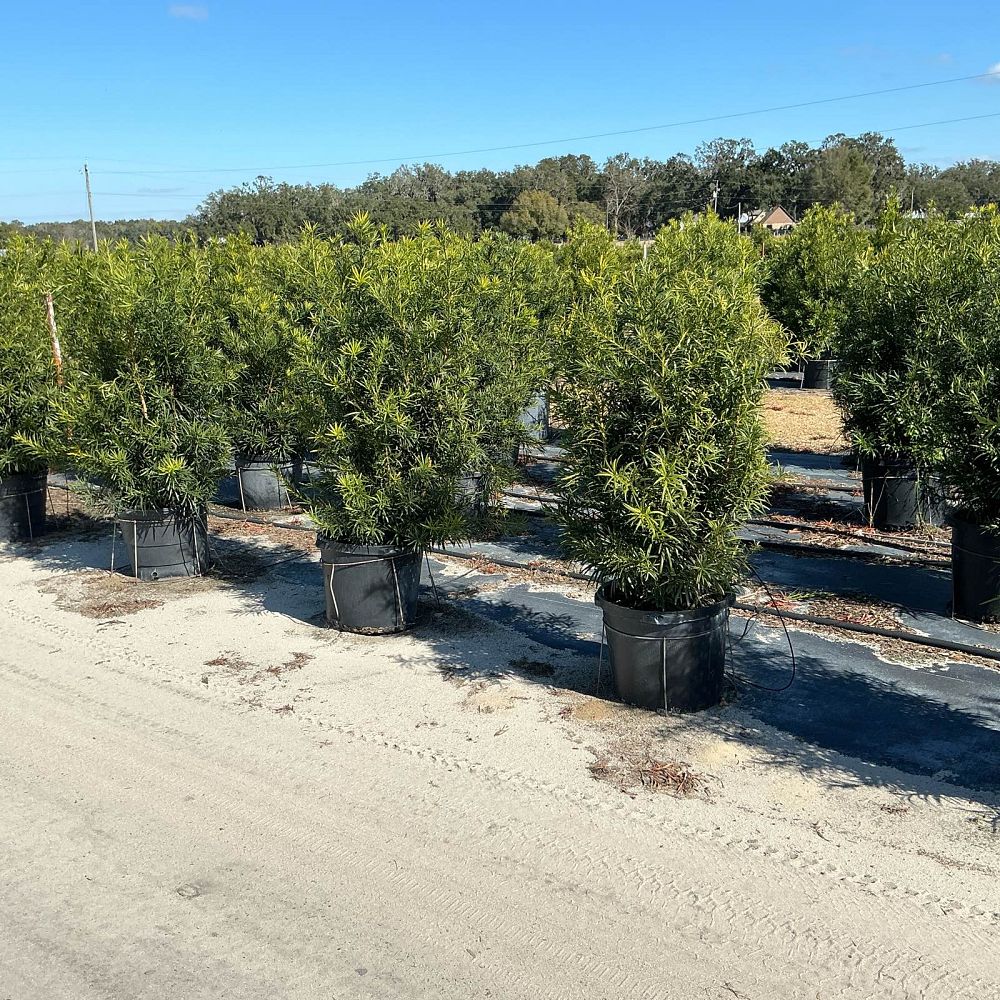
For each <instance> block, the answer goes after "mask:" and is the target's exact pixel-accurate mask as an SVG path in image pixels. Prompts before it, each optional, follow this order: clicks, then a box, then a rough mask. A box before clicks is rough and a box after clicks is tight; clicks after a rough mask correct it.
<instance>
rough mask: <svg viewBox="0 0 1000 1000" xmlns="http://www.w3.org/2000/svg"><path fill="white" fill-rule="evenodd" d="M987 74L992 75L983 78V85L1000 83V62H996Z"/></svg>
mask: <svg viewBox="0 0 1000 1000" xmlns="http://www.w3.org/2000/svg"><path fill="white" fill-rule="evenodd" d="M986 72H987V73H989V74H990V75H989V76H984V77H983V83H1000V62H995V63H994V64H993V65H992V66H990V68H989V69H988V70H986Z"/></svg>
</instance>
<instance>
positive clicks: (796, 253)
mask: <svg viewBox="0 0 1000 1000" xmlns="http://www.w3.org/2000/svg"><path fill="white" fill-rule="evenodd" d="M868 241H869V238H868V236H867V235H866V233H865V232H864V231H863V230H861V229H859V228H858V226H857V225H856V223H855V221H854V217H853V216H852V215H850V214H849V213H847V212H844V211H842V210H841V209H840V208H839V207H836V206H834V207H832V208H824V207H823V206H819V205H816V206H814V207H813V208H811V209H809V211H808V212H806V214H805V215H804V216H803V217H802V221H801V222H800V223H799V225H798V226H797V227H796V228H795V229H794V230H793V231H792V233H791V234H790V235H788V236H783V237H781V238H780V239H778V240H776V241H775V242H774V243H773V244H772V245H771V246H770V247H769V248H768V252H767V256H766V259H765V263H764V265H763V279H762V282H761V292H760V294H761V299H762V300H763V302H764V304H765V305H766V306H767V308H768V311H769V312H770V313H771V315H772V316H773V317H774V318H775V319H776V320H777V321H778V322H779V323H781V324H782V325H783V326H784V327H785V328H786V329H787V330H788V331H789V333H790V334H791V337H792V343H793V350H794V351H795V353H796V354H797V355H798V356H799V357H802V358H810V359H811V358H829V357H834V356H836V355H837V354H838V353H839V348H838V346H837V339H838V334H839V332H840V330H841V329H842V327H843V325H844V322H845V319H846V314H847V309H848V306H849V304H850V296H851V287H852V282H853V280H854V278H855V275H856V273H857V269H858V266H859V262H860V260H861V258H862V257H863V255H864V252H865V250H866V249H867V246H868Z"/></svg>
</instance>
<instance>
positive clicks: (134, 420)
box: [58, 237, 231, 515]
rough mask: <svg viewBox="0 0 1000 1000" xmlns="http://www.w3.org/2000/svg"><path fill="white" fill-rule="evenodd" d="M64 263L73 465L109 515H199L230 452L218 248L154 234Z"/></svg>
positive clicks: (66, 257)
mask: <svg viewBox="0 0 1000 1000" xmlns="http://www.w3.org/2000/svg"><path fill="white" fill-rule="evenodd" d="M61 265H62V270H63V274H64V284H63V287H62V289H61V290H60V294H59V297H58V308H59V314H60V316H61V317H62V319H63V327H64V329H65V336H64V344H65V348H66V360H67V387H68V389H69V393H68V399H67V401H66V405H65V418H66V420H67V422H68V424H69V448H68V459H69V462H70V464H71V466H72V468H73V469H74V470H75V471H76V472H77V473H78V474H79V475H80V476H81V477H82V479H83V480H84V481H85V482H86V483H88V484H89V485H90V491H91V495H92V498H93V500H94V502H95V504H96V505H97V506H98V507H100V508H101V509H103V510H106V511H108V512H110V513H113V514H120V513H123V512H125V511H128V510H144V511H151V510H171V511H175V512H177V513H179V514H181V515H192V514H194V513H196V512H197V510H198V509H199V508H200V507H201V505H202V504H204V503H205V502H206V501H208V500H209V499H210V498H211V497H212V496H213V495H214V493H215V490H216V487H217V485H218V480H219V478H220V476H221V475H222V474H223V473H224V472H225V469H226V467H227V463H228V459H229V455H230V452H231V444H230V441H229V438H228V435H227V434H226V430H225V401H226V394H227V388H228V386H227V382H228V378H229V375H228V370H227V366H226V363H225V359H224V357H223V355H222V352H221V351H220V350H219V349H218V348H217V347H215V346H213V345H214V344H216V343H218V342H219V339H220V330H219V314H218V312H217V310H216V309H215V308H214V305H213V300H212V294H211V286H210V280H209V279H210V273H211V272H210V268H209V261H208V259H207V257H206V256H205V254H204V253H203V252H202V251H201V250H200V249H199V248H198V247H197V246H196V245H195V244H194V243H192V242H182V243H180V244H176V245H175V244H171V243H169V242H168V241H167V240H165V239H161V238H158V237H154V238H150V239H149V240H144V241H142V242H141V243H139V244H137V245H135V246H132V245H129V244H128V243H126V242H124V241H123V242H121V243H119V244H117V245H115V246H102V247H101V248H100V250H99V251H98V252H96V253H79V252H76V253H74V252H73V251H70V250H67V251H64V253H63V255H62V259H61Z"/></svg>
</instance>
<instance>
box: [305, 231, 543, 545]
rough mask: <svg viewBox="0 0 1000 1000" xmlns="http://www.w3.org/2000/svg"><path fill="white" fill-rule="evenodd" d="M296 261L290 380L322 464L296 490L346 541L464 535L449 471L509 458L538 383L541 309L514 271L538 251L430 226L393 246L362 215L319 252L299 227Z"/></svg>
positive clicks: (536, 267)
mask: <svg viewBox="0 0 1000 1000" xmlns="http://www.w3.org/2000/svg"><path fill="white" fill-rule="evenodd" d="M299 258H300V265H301V266H300V268H299V269H298V272H297V276H296V280H297V282H298V287H299V288H300V289H302V290H303V292H304V293H305V299H306V301H308V302H309V303H311V310H310V315H309V323H310V324H311V326H310V337H311V347H310V348H309V350H308V351H307V352H303V354H302V355H301V356H300V369H299V371H298V373H297V374H296V381H297V382H298V383H299V384H300V385H301V387H302V395H301V397H300V401H301V411H300V412H301V423H302V425H303V426H308V427H311V435H310V437H311V442H312V445H313V449H314V452H315V456H316V461H317V464H318V465H319V467H320V469H321V470H322V476H321V477H320V478H319V480H318V481H315V482H313V483H311V484H310V486H309V489H308V491H307V493H306V499H307V502H308V504H309V507H310V511H311V513H312V516H313V517H314V519H315V520H316V522H317V523H318V524H319V525H320V527H321V529H322V530H323V531H324V532H325V533H326V534H327V535H328V536H329V537H331V538H334V539H336V540H338V541H343V542H352V543H362V544H389V545H397V546H400V547H404V548H420V547H424V546H427V545H430V544H434V543H442V542H445V541H447V540H451V539H457V538H463V537H468V536H469V534H470V533H471V532H472V530H473V525H472V523H471V513H470V507H469V504H468V502H467V501H465V500H464V499H463V498H462V497H461V496H459V495H457V488H458V484H459V480H460V479H461V478H462V477H463V476H465V475H468V474H469V473H479V474H485V475H488V476H490V477H495V476H497V475H501V474H502V473H503V470H504V468H505V467H509V465H510V463H511V461H512V459H511V457H510V452H511V451H512V448H513V445H514V443H515V442H516V441H517V439H518V437H519V435H520V434H521V433H522V428H521V427H520V424H519V421H518V415H519V413H520V412H521V410H522V409H523V407H524V405H525V404H526V403H527V401H528V400H529V398H530V396H531V393H532V391H534V390H537V388H538V381H537V380H538V378H539V370H538V368H537V365H536V363H535V362H533V361H532V354H531V351H532V348H531V343H532V341H533V339H534V338H536V337H537V336H538V331H539V316H538V310H539V309H540V308H541V307H539V306H538V303H537V302H534V301H532V300H531V299H532V295H531V290H532V288H533V287H535V286H532V285H531V284H530V282H529V283H526V282H525V280H524V279H525V275H526V274H530V275H532V276H536V277H537V274H536V272H539V271H541V270H542V269H543V267H544V264H542V263H540V261H539V258H538V253H537V251H536V250H535V249H534V248H531V247H528V246H527V245H523V244H518V243H516V242H515V241H513V240H511V239H509V238H507V237H502V236H499V235H498V236H496V237H491V238H490V239H488V240H484V241H483V242H482V243H481V244H475V243H472V242H471V241H469V240H467V239H465V238H462V237H459V236H457V235H455V234H453V233H450V232H448V231H447V230H446V229H444V228H442V227H431V226H423V227H421V228H420V229H419V231H418V233H417V235H416V237H415V238H413V239H406V240H401V241H399V242H395V243H393V242H389V241H388V239H387V238H386V234H385V233H384V231H381V230H378V229H376V228H375V227H373V226H372V225H371V224H370V222H369V221H368V220H367V218H366V217H360V218H358V219H356V220H355V222H354V224H353V225H352V227H351V229H350V230H349V232H348V234H347V236H346V238H345V239H344V240H342V241H341V242H339V243H334V244H329V245H327V246H326V247H325V248H324V247H320V246H319V245H318V244H317V243H316V241H315V237H314V235H313V234H308V233H307V234H306V236H305V238H304V241H303V244H302V246H301V247H300V248H299ZM549 263H550V264H551V262H549ZM554 280H555V279H554ZM537 285H538V287H544V279H542V278H538V280H537ZM536 292H537V297H538V299H539V300H541V299H542V298H544V294H543V293H542V292H538V291H537V288H536ZM300 322H301V320H300Z"/></svg>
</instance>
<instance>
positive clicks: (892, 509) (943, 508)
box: [861, 458, 947, 528]
mask: <svg viewBox="0 0 1000 1000" xmlns="http://www.w3.org/2000/svg"><path fill="white" fill-rule="evenodd" d="M861 483H862V487H863V489H864V495H865V508H866V509H867V511H868V518H869V521H870V522H871V524H872V526H873V527H876V528H908V527H911V526H912V525H916V524H932V525H941V524H944V523H945V518H946V517H947V505H946V504H945V503H944V501H943V500H942V499H941V498H940V496H939V494H938V492H937V490H936V488H935V487H936V482H935V480H934V479H933V478H932V477H930V476H928V475H926V474H925V475H922V476H921V475H918V474H917V472H916V471H914V469H913V466H912V465H910V464H909V463H907V462H898V461H893V460H890V459H874V458H863V459H862V460H861Z"/></svg>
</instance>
